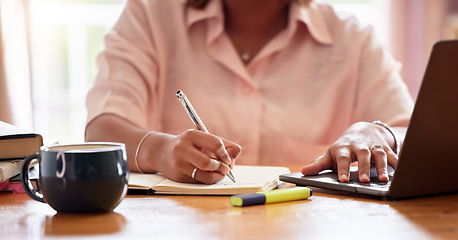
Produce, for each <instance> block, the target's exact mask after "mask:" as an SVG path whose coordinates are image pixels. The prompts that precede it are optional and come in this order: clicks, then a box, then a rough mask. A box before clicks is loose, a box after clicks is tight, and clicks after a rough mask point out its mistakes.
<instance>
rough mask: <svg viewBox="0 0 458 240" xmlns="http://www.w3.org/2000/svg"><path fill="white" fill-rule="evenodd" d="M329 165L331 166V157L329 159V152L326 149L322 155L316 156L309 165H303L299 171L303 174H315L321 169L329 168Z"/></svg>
mask: <svg viewBox="0 0 458 240" xmlns="http://www.w3.org/2000/svg"><path fill="white" fill-rule="evenodd" d="M331 167H332V159H331V154H330V153H329V151H328V152H326V153H325V154H324V155H321V156H320V157H318V158H317V159H316V160H315V161H313V162H312V163H310V164H309V165H307V166H305V167H303V168H302V171H301V172H302V174H304V175H305V176H309V175H316V174H318V173H319V172H321V171H323V170H326V169H331Z"/></svg>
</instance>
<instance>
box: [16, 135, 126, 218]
mask: <svg viewBox="0 0 458 240" xmlns="http://www.w3.org/2000/svg"><path fill="white" fill-rule="evenodd" d="M36 163H38V176H37V179H36V180H35V181H34V180H32V181H31V178H30V175H29V174H30V173H31V172H32V171H31V169H32V170H33V169H34V168H32V166H34V165H36ZM128 176H129V166H128V162H127V153H126V149H125V145H124V144H122V143H111V142H88V143H82V144H69V145H52V146H44V147H41V149H40V152H39V153H37V154H34V155H31V156H28V157H26V158H25V159H24V163H23V164H22V173H21V179H22V185H23V187H24V190H25V192H26V193H27V194H28V195H29V196H30V197H31V198H32V199H35V200H37V201H40V202H43V203H47V204H49V205H50V206H51V207H52V208H54V210H56V211H57V212H63V213H95V212H110V211H112V210H113V209H114V208H115V207H116V206H118V204H119V203H120V202H121V201H122V199H123V198H124V196H125V195H126V192H127V186H128V185H127V180H128ZM34 183H35V184H34Z"/></svg>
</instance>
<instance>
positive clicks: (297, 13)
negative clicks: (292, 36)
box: [290, 0, 333, 45]
mask: <svg viewBox="0 0 458 240" xmlns="http://www.w3.org/2000/svg"><path fill="white" fill-rule="evenodd" d="M294 20H296V21H294ZM295 22H301V23H304V24H305V25H306V26H307V28H308V30H309V32H310V35H311V36H312V37H313V38H314V39H315V40H316V41H318V42H320V43H322V44H326V45H329V44H332V43H333V39H332V35H331V29H330V26H329V23H328V22H327V21H326V16H325V15H324V13H323V9H322V8H320V7H319V6H318V4H317V3H315V2H313V1H312V2H311V3H310V4H309V6H305V4H303V3H302V2H301V1H300V0H299V1H293V2H292V4H291V10H290V23H293V24H294V23H295Z"/></svg>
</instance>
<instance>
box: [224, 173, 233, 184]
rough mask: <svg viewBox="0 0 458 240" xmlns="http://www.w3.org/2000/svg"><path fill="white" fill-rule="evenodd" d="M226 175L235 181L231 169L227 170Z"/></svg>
mask: <svg viewBox="0 0 458 240" xmlns="http://www.w3.org/2000/svg"><path fill="white" fill-rule="evenodd" d="M226 176H227V177H228V178H229V179H231V180H232V182H234V183H235V177H234V174H232V171H229V173H228V174H226Z"/></svg>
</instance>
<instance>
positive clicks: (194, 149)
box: [142, 130, 242, 184]
mask: <svg viewBox="0 0 458 240" xmlns="http://www.w3.org/2000/svg"><path fill="white" fill-rule="evenodd" d="M166 139H167V140H166V141H164V142H163V145H162V146H161V149H160V150H159V149H158V150H159V151H160V152H162V154H157V153H156V154H153V155H154V158H155V159H149V160H148V159H145V160H144V161H159V163H158V165H157V166H158V171H160V172H161V173H162V174H164V175H165V176H167V177H168V178H170V179H172V180H174V181H177V182H203V183H206V184H212V183H216V182H219V181H221V180H222V179H223V178H224V176H225V175H226V174H227V173H228V172H229V167H231V168H232V167H233V166H234V163H235V160H236V158H237V157H238V156H239V154H240V152H241V150H242V149H241V147H240V146H239V145H238V144H236V143H234V142H231V141H228V140H225V139H223V138H220V137H217V136H215V135H212V134H208V133H204V132H202V131H198V130H188V131H185V132H183V133H182V134H180V135H177V136H174V135H168V137H167V138H166ZM142 148H143V147H142ZM194 169H196V171H195V172H194ZM193 172H194V173H193Z"/></svg>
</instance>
